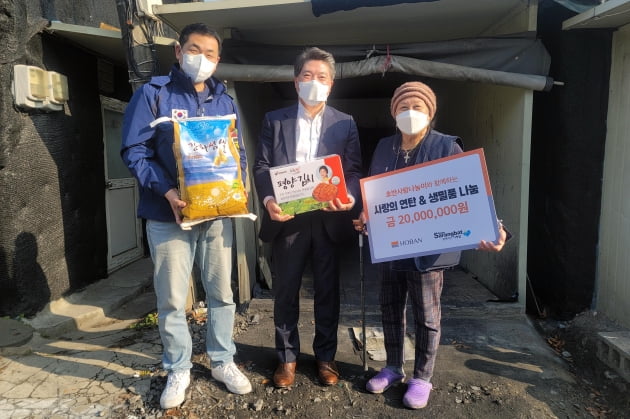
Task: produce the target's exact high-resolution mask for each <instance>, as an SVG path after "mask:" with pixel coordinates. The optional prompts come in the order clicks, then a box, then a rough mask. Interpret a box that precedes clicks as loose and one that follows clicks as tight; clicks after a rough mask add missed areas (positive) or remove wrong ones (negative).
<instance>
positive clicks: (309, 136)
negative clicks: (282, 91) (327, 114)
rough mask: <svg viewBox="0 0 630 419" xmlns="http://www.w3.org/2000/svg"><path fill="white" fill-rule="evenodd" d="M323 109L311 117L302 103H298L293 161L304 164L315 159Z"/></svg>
mask: <svg viewBox="0 0 630 419" xmlns="http://www.w3.org/2000/svg"><path fill="white" fill-rule="evenodd" d="M324 108H325V107H324ZM324 108H322V110H321V111H320V112H318V113H317V114H316V115H315V116H313V117H311V116H310V115H309V114H308V112H307V111H306V108H304V106H303V105H302V103H301V102H298V115H297V123H296V124H295V161H297V162H305V161H309V160H313V159H314V158H315V157H317V147H318V146H319V137H320V135H321V132H322V115H323V114H324Z"/></svg>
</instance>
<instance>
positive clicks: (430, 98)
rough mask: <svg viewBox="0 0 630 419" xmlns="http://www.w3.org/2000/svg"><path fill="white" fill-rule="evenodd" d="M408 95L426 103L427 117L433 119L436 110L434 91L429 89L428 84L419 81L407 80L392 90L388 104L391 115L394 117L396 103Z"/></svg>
mask: <svg viewBox="0 0 630 419" xmlns="http://www.w3.org/2000/svg"><path fill="white" fill-rule="evenodd" d="M410 97H417V98H419V99H420V100H422V101H423V102H424V103H425V104H426V105H427V108H429V119H433V116H434V115H435V111H436V110H437V103H436V99H435V93H433V90H431V88H430V87H429V86H427V85H426V84H424V83H421V82H419V81H410V82H407V83H405V84H403V85H401V86H400V87H398V89H396V91H394V95H393V96H392V103H391V106H390V111H391V113H392V117H394V118H396V114H395V112H396V107H397V106H398V104H399V103H400V102H401V101H403V100H404V99H408V98H410Z"/></svg>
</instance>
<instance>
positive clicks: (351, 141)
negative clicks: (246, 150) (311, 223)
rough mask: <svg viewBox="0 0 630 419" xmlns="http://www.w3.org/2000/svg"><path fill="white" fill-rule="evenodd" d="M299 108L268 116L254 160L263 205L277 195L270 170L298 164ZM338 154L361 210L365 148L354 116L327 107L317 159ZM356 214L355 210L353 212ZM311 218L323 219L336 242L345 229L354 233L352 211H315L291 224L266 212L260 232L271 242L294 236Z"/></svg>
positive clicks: (350, 191) (265, 239)
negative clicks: (361, 181) (361, 183)
mask: <svg viewBox="0 0 630 419" xmlns="http://www.w3.org/2000/svg"><path fill="white" fill-rule="evenodd" d="M297 114H298V105H297V104H295V105H293V106H289V107H288V108H283V109H278V110H275V111H271V112H269V113H267V114H266V115H265V118H264V120H263V126H262V130H261V133H260V138H259V140H258V147H257V150H256V158H255V161H254V183H255V185H256V192H257V194H258V198H259V199H260V202H261V203H262V202H263V200H264V199H265V197H267V196H273V195H274V194H273V186H272V184H271V178H270V177H269V168H271V167H275V166H281V165H284V164H290V163H295V162H296V160H295V152H296V142H297V141H296V138H295V132H296V123H297ZM330 154H338V155H339V156H341V164H342V166H343V172H344V177H345V180H346V186H347V188H348V193H350V194H351V195H352V196H353V198H354V200H355V202H356V203H355V207H354V208H355V209H356V208H358V207H360V203H361V189H360V185H359V179H360V177H361V145H360V143H359V133H358V130H357V126H356V124H355V122H354V120H353V119H352V116H350V115H348V114H345V113H343V112H339V111H338V110H336V109H334V108H332V107H330V106H326V107H325V109H324V115H323V116H322V129H321V137H320V139H319V146H318V149H317V156H327V155H330ZM353 212H354V211H353ZM308 217H323V218H324V225H325V228H326V231H327V233H328V235H329V236H330V238H331V239H332V240H337V238H339V237H340V235H342V232H343V230H344V229H350V230H352V222H351V216H350V214H349V213H348V212H345V211H344V212H324V211H313V212H309V213H305V214H298V215H297V216H296V217H295V218H294V219H292V220H290V221H287V222H277V221H273V220H271V218H269V214H268V213H267V211H266V210H265V211H264V213H263V219H262V224H261V229H260V238H261V240H263V241H271V240H273V239H274V237H276V236H277V235H278V234H283V235H286V234H291V232H294V231H299V229H300V227H301V225H303V224H304V223H305V222H308Z"/></svg>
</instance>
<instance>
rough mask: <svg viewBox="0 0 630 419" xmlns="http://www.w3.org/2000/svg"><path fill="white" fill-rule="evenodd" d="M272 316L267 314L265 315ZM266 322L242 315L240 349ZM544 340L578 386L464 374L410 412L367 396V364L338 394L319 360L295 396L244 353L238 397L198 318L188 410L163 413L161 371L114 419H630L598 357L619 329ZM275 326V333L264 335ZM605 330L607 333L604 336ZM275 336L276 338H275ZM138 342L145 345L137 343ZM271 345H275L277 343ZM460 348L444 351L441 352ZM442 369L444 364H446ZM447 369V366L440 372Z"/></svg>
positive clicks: (564, 327) (560, 333) (345, 374)
mask: <svg viewBox="0 0 630 419" xmlns="http://www.w3.org/2000/svg"><path fill="white" fill-rule="evenodd" d="M264 315H265V313H263V316H264ZM259 320H260V313H252V312H249V313H244V314H237V317H236V324H235V329H234V334H235V340H236V341H237V342H238V341H239V337H240V336H241V335H242V334H246V333H248V332H249V331H250V330H252V329H253V328H257V327H260V325H259ZM535 322H536V323H537V325H538V326H539V330H540V331H541V333H542V334H543V337H545V338H546V339H547V342H548V343H549V345H550V346H551V347H552V348H553V349H554V350H555V351H556V352H557V353H558V357H559V358H562V359H563V362H565V363H566V365H567V369H568V370H569V372H570V374H572V375H573V376H574V377H575V384H567V383H562V382H561V383H550V384H549V386H548V388H543V386H542V385H540V384H538V385H536V386H522V385H520V383H518V382H516V383H514V381H509V380H505V379H503V378H502V377H500V376H498V375H497V377H494V378H493V377H492V375H489V376H488V377H487V378H484V379H483V380H480V379H479V377H478V376H477V377H470V376H467V375H464V374H462V375H461V380H460V381H455V380H448V379H447V378H448V377H447V376H446V375H445V374H444V373H442V374H440V372H439V371H436V377H434V389H433V392H432V395H431V399H430V401H429V406H428V407H427V408H425V409H423V410H421V411H412V410H408V409H405V408H404V407H403V406H402V403H401V399H402V396H403V394H404V387H405V386H404V385H401V386H398V387H394V388H392V389H390V390H389V391H387V392H386V393H384V394H381V395H373V394H369V393H367V392H365V390H363V389H364V386H365V382H366V380H367V379H369V377H371V376H372V375H373V374H374V373H375V371H374V369H373V368H370V371H368V372H364V371H363V368H362V366H361V365H353V364H344V365H341V369H342V380H340V382H339V384H338V385H336V386H331V387H323V386H321V385H320V384H319V383H318V382H317V375H316V372H315V366H314V360H313V359H312V358H311V359H308V357H307V359H306V360H304V362H301V363H300V364H299V365H298V374H297V376H296V384H295V385H294V386H293V387H292V388H290V389H276V388H274V386H273V383H272V382H271V381H270V378H271V376H272V374H273V369H274V368H275V357H274V354H273V351H271V350H269V351H266V350H260V349H258V350H256V349H255V348H254V349H245V350H243V347H242V346H241V345H240V344H239V345H238V346H239V356H238V358H237V360H236V361H237V363H238V365H239V367H240V368H241V369H242V370H243V371H244V372H245V373H246V375H247V376H248V377H249V378H250V380H251V381H252V384H253V385H254V391H253V392H252V393H250V394H247V395H234V394H231V393H229V392H227V390H226V389H225V387H224V386H223V384H221V383H219V382H217V381H215V380H214V379H212V377H211V373H210V365H209V362H208V359H207V357H206V355H205V353H204V334H205V318H204V316H203V315H200V316H191V317H190V321H189V324H190V328H191V331H192V334H193V342H194V349H193V352H194V354H193V364H194V367H193V369H192V383H191V385H190V387H189V389H188V396H187V399H186V401H185V402H184V404H183V405H182V406H180V407H178V408H174V409H169V410H166V411H163V410H161V409H160V407H159V397H160V394H161V391H162V389H163V387H164V385H165V383H166V375H165V372H164V371H162V370H161V369H159V368H157V366H156V370H155V371H150V372H147V373H148V374H151V375H152V381H151V387H150V390H149V392H148V393H147V394H142V395H138V394H132V393H129V394H128V395H127V396H126V397H125V398H123V400H121V402H120V404H119V405H118V406H116V407H115V408H114V409H113V411H112V412H113V413H112V416H113V417H115V418H125V419H131V418H193V419H194V418H234V419H240V418H269V417H290V418H298V417H300V418H324V417H341V418H390V417H391V418H406V417H409V418H411V417H449V418H478V417H479V418H481V417H483V418H505V417H514V418H547V417H549V418H554V417H558V418H623V417H628V416H627V415H628V413H627V412H630V397H628V384H627V383H626V382H625V381H624V380H623V379H621V378H620V377H618V376H617V375H616V374H614V372H612V371H610V370H609V369H608V368H607V367H606V366H605V365H604V364H603V363H601V362H600V361H599V360H597V359H596V357H595V355H594V354H595V352H594V345H595V343H594V339H593V338H592V336H594V334H595V333H596V331H598V330H599V331H601V330H604V329H606V328H607V329H608V330H614V329H613V328H614V327H617V328H618V326H617V325H614V324H611V323H610V322H606V321H605V319H603V318H602V317H601V316H597V315H594V314H593V313H592V312H588V313H585V314H583V315H581V316H578V317H576V318H575V319H574V320H573V321H571V322H557V321H552V320H547V319H543V320H541V319H539V320H536V321H535ZM265 327H267V326H265ZM602 328H604V329H602ZM142 334H144V338H145V339H153V338H155V337H156V335H157V330H156V329H155V328H152V329H143V330H142ZM269 336H272V331H270V334H269ZM139 338H142V337H140V336H139ZM270 346H271V344H270ZM458 349H461V348H458V347H457V344H454V345H443V347H441V349H440V351H444V352H448V351H454V350H458ZM438 364H439V358H438ZM436 370H439V365H438V367H437V368H436Z"/></svg>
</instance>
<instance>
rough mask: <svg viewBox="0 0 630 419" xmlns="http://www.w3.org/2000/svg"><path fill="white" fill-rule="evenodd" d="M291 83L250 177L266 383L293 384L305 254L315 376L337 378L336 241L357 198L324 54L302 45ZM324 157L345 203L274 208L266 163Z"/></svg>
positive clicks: (347, 133) (352, 133)
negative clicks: (267, 261)
mask: <svg viewBox="0 0 630 419" xmlns="http://www.w3.org/2000/svg"><path fill="white" fill-rule="evenodd" d="M294 76H295V78H294V83H295V88H296V90H297V92H298V96H299V101H298V103H297V104H295V105H293V106H290V107H288V108H284V109H279V110H276V111H272V112H269V113H268V114H267V115H265V118H264V121H263V126H262V131H261V134H260V139H259V142H258V149H257V152H256V160H255V164H254V181H255V184H256V190H257V193H258V197H259V199H260V202H261V203H262V204H263V206H264V207H265V209H266V211H265V213H264V214H263V220H262V225H261V230H260V238H261V239H262V240H263V241H266V242H271V243H272V259H273V260H272V267H273V272H274V278H273V289H274V296H275V303H274V323H275V329H276V338H275V340H276V350H277V354H278V360H279V365H278V368H277V369H276V371H275V373H274V377H273V380H274V384H275V385H276V386H277V387H280V388H283V387H288V386H290V385H292V384H293V382H294V379H295V368H296V362H297V358H298V355H299V353H300V340H299V335H298V327H297V323H298V319H299V290H300V286H301V281H302V274H303V272H304V268H305V265H306V262H307V261H308V259H309V258H310V260H311V266H312V269H313V277H314V278H313V280H314V282H313V286H314V289H315V296H314V299H315V338H314V340H313V351H314V353H315V358H316V359H317V367H318V375H319V380H320V381H321V383H322V384H324V385H332V384H335V383H337V381H338V377H339V372H338V371H337V367H336V365H335V362H334V358H335V354H336V350H337V326H338V322H339V261H338V258H337V253H338V241H339V240H340V238H341V237H343V230H344V229H346V230H349V231H352V220H351V217H350V215H349V211H350V210H351V209H352V208H353V207H354V204H355V199H357V198H359V197H360V187H359V178H360V176H361V149H360V144H359V136H358V131H357V127H356V124H355V122H354V120H353V119H352V117H351V116H350V115H347V114H344V113H342V112H339V111H337V110H336V109H334V108H332V107H330V106H327V105H326V99H327V97H328V94H329V93H330V89H331V87H332V85H333V80H334V77H335V62H334V59H333V57H332V55H331V54H330V53H328V52H326V51H323V50H321V49H319V48H309V49H307V50H305V51H304V52H303V53H302V54H301V55H300V56H298V58H297V61H296V63H295V68H294ZM329 154H338V155H339V156H341V162H342V166H343V171H344V177H345V180H346V185H347V188H348V191H349V194H350V195H351V196H352V199H351V202H350V203H347V204H343V203H341V202H340V201H339V200H338V199H336V200H335V201H331V202H329V206H328V207H327V208H325V209H323V210H317V211H312V212H307V213H304V214H298V215H296V216H292V215H288V214H284V213H282V210H281V209H280V206H279V205H278V204H277V203H276V200H275V198H274V194H273V186H272V183H271V179H270V177H269V169H270V168H271V167H275V166H280V165H284V164H289V163H296V162H305V161H309V160H312V159H314V158H317V157H321V156H326V155H329Z"/></svg>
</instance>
